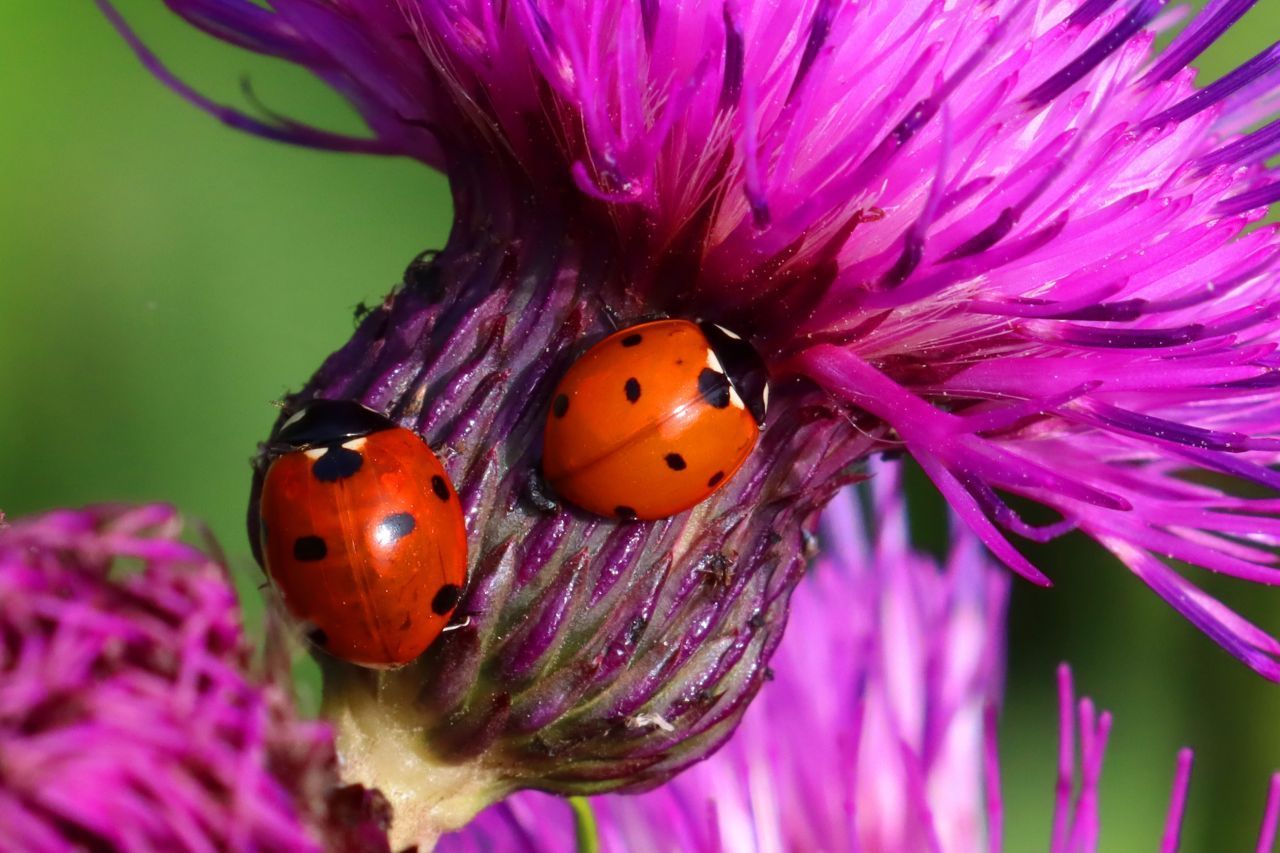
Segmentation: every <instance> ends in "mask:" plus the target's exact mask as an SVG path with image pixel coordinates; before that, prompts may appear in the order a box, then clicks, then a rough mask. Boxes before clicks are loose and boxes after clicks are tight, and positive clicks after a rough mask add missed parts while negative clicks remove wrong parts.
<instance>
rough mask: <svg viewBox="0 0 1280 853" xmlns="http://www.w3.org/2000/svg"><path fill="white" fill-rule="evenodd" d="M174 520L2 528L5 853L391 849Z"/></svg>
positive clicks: (172, 516)
mask: <svg viewBox="0 0 1280 853" xmlns="http://www.w3.org/2000/svg"><path fill="white" fill-rule="evenodd" d="M180 526H181V525H180V523H179V519H178V517H177V515H176V513H175V512H174V511H173V509H172V508H170V507H167V506H160V505H153V506H143V507H124V506H98V507H91V508H89V509H85V510H79V511H72V510H57V511H54V512H50V513H47V514H45V515H41V516H36V517H33V518H28V519H20V520H17V521H15V522H13V524H12V525H9V526H6V527H4V528H3V529H2V530H0V850H6V851H9V850H12V851H23V853H46V852H47V853H59V852H60V851H65V850H85V849H87V850H99V849H100V850H107V849H110V850H123V851H145V850H192V851H197V850H299V851H301V850H315V851H319V850H321V849H337V850H349V851H379V850H387V849H389V848H388V847H387V840H386V824H387V823H388V821H389V815H388V814H387V812H386V803H385V801H384V800H382V799H381V797H380V795H378V794H377V793H376V792H368V791H364V790H362V789H359V788H356V787H354V786H352V787H341V783H340V782H339V780H338V777H337V766H336V756H335V754H334V751H333V739H332V735H331V733H330V731H329V727H328V726H327V725H325V724H322V723H316V722H309V721H305V720H302V719H300V718H299V717H298V715H297V713H296V712H295V711H294V709H293V706H292V699H291V694H290V691H289V689H288V688H287V687H286V686H284V685H282V684H281V683H278V682H276V681H274V680H272V679H263V678H259V677H255V676H253V675H251V674H250V671H249V670H250V645H249V643H248V641H247V639H246V638H245V636H244V634H243V632H242V629H241V626H240V616H239V611H238V608H237V606H236V599H235V593H234V591H233V590H232V589H231V587H230V586H229V585H228V583H227V577H226V574H225V572H224V570H223V569H222V567H221V566H219V565H218V564H216V563H215V562H213V561H212V560H211V559H210V558H209V557H207V556H205V555H204V554H202V553H201V552H200V551H198V550H196V549H195V548H192V547H190V546H188V545H185V544H183V543H182V542H179V541H178V540H177V538H176V537H177V535H178V532H179V529H180Z"/></svg>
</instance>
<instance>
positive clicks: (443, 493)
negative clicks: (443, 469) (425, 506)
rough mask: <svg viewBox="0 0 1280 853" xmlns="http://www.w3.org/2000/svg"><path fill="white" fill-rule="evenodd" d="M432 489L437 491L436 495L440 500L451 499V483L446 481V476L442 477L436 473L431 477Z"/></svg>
mask: <svg viewBox="0 0 1280 853" xmlns="http://www.w3.org/2000/svg"><path fill="white" fill-rule="evenodd" d="M431 491H433V492H435V493H436V497H438V498H439V499H440V500H442V501H447V500H449V484H448V483H446V482H445V481H444V477H441V476H440V475H439V474H436V475H435V476H434V477H432V478H431Z"/></svg>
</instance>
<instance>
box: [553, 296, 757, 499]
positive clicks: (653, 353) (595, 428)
mask: <svg viewBox="0 0 1280 853" xmlns="http://www.w3.org/2000/svg"><path fill="white" fill-rule="evenodd" d="M768 397H769V389H768V380H767V372H766V370H765V366H764V362H763V360H762V359H761V358H760V355H759V354H758V353H757V352H756V351H755V349H754V348H753V347H752V346H751V345H750V344H749V343H747V342H746V341H745V340H743V339H742V338H741V337H739V336H738V335H735V334H734V333H733V332H730V331H728V330H727V329H725V328H723V327H721V326H717V325H715V324H712V323H693V322H690V321H688V320H656V321H652V322H648V323H641V324H639V325H636V326H631V327H629V328H626V329H622V330H621V331H618V332H615V333H614V334H612V335H610V336H609V337H607V338H605V339H604V340H602V341H600V342H599V343H598V344H596V345H595V346H593V347H591V348H590V349H589V350H587V351H586V352H585V353H584V354H583V355H582V356H581V357H579V358H578V360H577V361H575V362H574V363H573V365H572V366H571V367H570V368H569V370H568V371H567V372H566V373H565V375H564V377H563V378H562V379H561V380H560V384H559V385H558V386H557V387H556V390H555V393H554V394H553V395H552V399H551V411H550V412H549V413H548V414H547V421H546V429H545V433H544V441H543V457H542V468H543V475H544V476H545V477H546V479H547V481H548V482H549V483H550V484H551V486H552V488H553V489H555V491H556V493H557V494H559V495H560V496H561V497H563V498H565V499H566V500H568V501H570V502H571V503H573V504H575V505H577V506H579V507H581V508H583V509H585V510H588V511H590V512H594V513H596V514H598V515H604V516H613V517H615V518H622V519H644V520H652V519H658V518H665V517H667V516H670V515H674V514H676V513H678V512H682V511H684V510H686V509H688V508H690V507H692V506H694V505H695V504H698V503H700V502H701V501H703V500H704V499H706V498H707V497H708V496H710V495H711V494H712V493H713V492H715V491H716V490H717V489H719V488H721V487H723V486H724V484H725V483H727V482H728V481H729V479H730V478H731V477H732V476H733V475H734V472H736V471H737V470H738V468H739V467H741V466H742V463H743V462H745V461H746V459H747V457H748V456H749V455H750V454H751V451H752V449H753V448H754V447H755V444H756V440H757V439H758V437H759V435H760V427H761V426H762V425H763V424H764V418H765V410H766V408H767V406H768Z"/></svg>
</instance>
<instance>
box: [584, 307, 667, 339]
mask: <svg viewBox="0 0 1280 853" xmlns="http://www.w3.org/2000/svg"><path fill="white" fill-rule="evenodd" d="M600 314H601V315H602V316H603V317H604V322H605V324H606V325H607V326H608V327H609V331H610V332H616V331H618V330H619V329H625V328H627V327H628V326H638V325H640V324H641V323H648V322H651V321H653V320H669V319H671V317H670V315H668V314H664V313H662V312H661V311H646V312H645V313H644V314H641V315H639V316H637V317H632V318H630V319H628V320H624V319H622V317H621V316H620V315H619V314H618V312H617V311H615V310H614V309H613V306H611V305H610V304H609V303H607V302H605V301H604V300H603V299H601V300H600Z"/></svg>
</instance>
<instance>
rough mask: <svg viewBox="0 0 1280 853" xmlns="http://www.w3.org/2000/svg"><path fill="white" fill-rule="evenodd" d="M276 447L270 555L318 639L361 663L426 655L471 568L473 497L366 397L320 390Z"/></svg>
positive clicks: (264, 509) (280, 585)
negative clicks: (364, 402)
mask: <svg viewBox="0 0 1280 853" xmlns="http://www.w3.org/2000/svg"><path fill="white" fill-rule="evenodd" d="M267 458H268V459H269V467H268V468H267V474H266V478H265V479H264V481H263V484H262V496H261V500H260V512H261V523H260V524H259V528H258V529H259V536H260V539H261V544H262V556H263V562H264V564H265V566H266V570H267V574H268V575H269V576H270V577H271V580H272V581H273V582H274V583H275V585H276V587H277V589H279V591H280V593H281V596H282V597H283V599H284V602H285V605H286V607H288V609H289V611H290V612H291V613H292V614H293V616H294V617H295V618H296V619H298V620H299V621H301V622H303V623H304V624H306V625H308V626H309V629H310V630H309V632H308V638H309V639H310V640H311V641H312V642H313V643H314V644H315V645H317V646H319V647H320V648H322V649H324V650H325V651H326V652H328V653H329V654H331V655H333V656H334V657H338V658H341V659H343V660H346V661H350V662H352V663H356V664H360V665H362V666H370V667H394V666H399V665H401V664H405V663H408V662H409V661H411V660H413V659H414V658H416V657H417V656H418V655H420V654H422V652H423V651H425V650H426V648H427V647H428V646H429V645H431V643H432V642H433V641H434V640H435V638H436V637H438V636H439V635H440V632H441V630H443V629H444V627H445V625H446V624H448V622H449V617H450V616H451V615H452V614H453V611H454V608H455V607H457V605H458V600H459V599H460V598H461V597H462V588H463V585H464V584H465V583H466V576H467V536H466V525H465V523H464V521H463V512H462V502H461V501H460V500H459V499H458V495H457V493H456V492H455V491H454V490H453V485H452V484H451V483H450V482H449V475H448V474H447V473H445V470H444V467H443V466H441V464H440V460H439V459H437V458H436V455H435V454H434V453H432V452H431V448H430V447H428V446H427V445H426V443H425V442H423V440H422V439H421V438H419V437H418V436H417V435H416V434H415V433H413V432H411V431H409V430H407V429H404V428H402V427H398V426H396V425H395V424H394V423H392V422H391V421H390V420H389V419H387V418H386V417H384V416H383V415H380V414H378V413H377V412H374V411H372V410H371V409H367V408H365V407H364V406H361V405H360V404H358V403H354V402H349V401H341V400H313V401H311V402H310V403H307V404H306V405H305V406H303V407H302V408H301V409H300V410H298V412H297V413H296V414H294V415H293V416H292V417H291V418H289V419H288V420H287V421H285V422H284V424H282V425H281V427H280V429H279V431H277V432H276V434H275V436H274V437H273V438H272V439H271V441H270V443H269V444H268V445H267Z"/></svg>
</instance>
